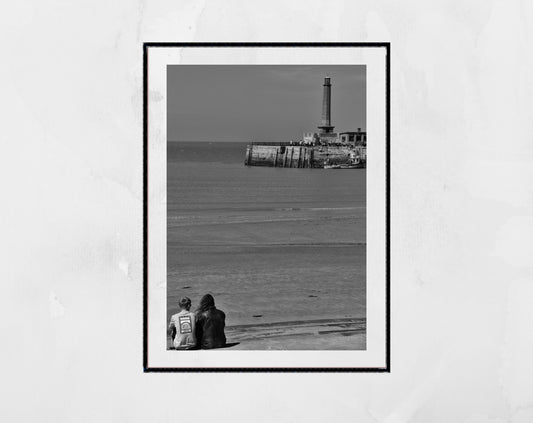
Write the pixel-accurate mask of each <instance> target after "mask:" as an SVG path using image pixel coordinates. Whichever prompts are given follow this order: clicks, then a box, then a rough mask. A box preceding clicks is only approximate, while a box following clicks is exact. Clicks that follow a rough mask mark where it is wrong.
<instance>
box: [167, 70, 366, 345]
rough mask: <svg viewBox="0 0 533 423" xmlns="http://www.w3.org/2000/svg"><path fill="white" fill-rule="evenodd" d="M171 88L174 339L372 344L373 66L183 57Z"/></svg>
mask: <svg viewBox="0 0 533 423" xmlns="http://www.w3.org/2000/svg"><path fill="white" fill-rule="evenodd" d="M167 90H168V91H167V92H168V96H167V309H168V316H167V317H168V319H169V329H170V334H169V339H168V346H169V348H170V349H176V350H183V349H191V348H201V349H211V348H231V349H242V350H364V349H365V348H366V169H365V168H366V160H367V155H366V144H367V137H366V67H365V66H364V65H360V66H350V65H340V66H283V65H281V66H267V65H250V66H245V65H234V66H232V65H221V66H215V65H199V66H194V65H174V66H168V68H167ZM184 319H186V320H187V323H186V325H185V326H183V325H181V324H180V322H181V321H183V320H184ZM195 320H196V321H195ZM191 321H192V326H193V329H194V330H192V331H191Z"/></svg>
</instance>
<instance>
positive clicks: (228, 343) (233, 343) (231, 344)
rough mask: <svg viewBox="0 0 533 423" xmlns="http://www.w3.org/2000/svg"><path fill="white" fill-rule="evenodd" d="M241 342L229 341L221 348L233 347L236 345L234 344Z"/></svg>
mask: <svg viewBox="0 0 533 423" xmlns="http://www.w3.org/2000/svg"><path fill="white" fill-rule="evenodd" d="M239 344H240V342H227V343H226V345H224V346H223V347H220V348H231V347H234V346H236V345H239ZM217 349H218V348H217Z"/></svg>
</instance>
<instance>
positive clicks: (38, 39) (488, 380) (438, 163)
mask: <svg viewBox="0 0 533 423" xmlns="http://www.w3.org/2000/svg"><path fill="white" fill-rule="evenodd" d="M532 17H533V3H532V2H525V1H523V2H520V1H513V0H506V1H503V0H495V1H486V0H466V1H465V0H461V1H459V0H456V1H439V2H426V1H403V2H390V3H386V2H383V1H374V0H372V1H371V0H368V1H358V2H356V1H348V0H347V1H345V2H341V1H331V0H328V1H309V0H305V1H293V2H290V3H289V2H285V1H272V0H270V1H268V2H258V1H248V2H247V1H225V2H215V1H213V2H206V1H192V0H190V1H162V0H160V1H157V2H146V1H138V2H130V1H125V0H121V1H114V2H104V1H94V0H92V1H83V2H81V1H77V2H66V1H59V0H58V1H50V0H49V1H31V2H23V1H21V2H10V3H9V4H7V5H6V6H4V7H3V11H2V13H1V14H0V34H1V35H0V40H1V44H2V55H1V57H2V65H1V66H0V92H1V100H0V107H1V109H0V112H1V116H2V120H1V122H2V124H1V130H0V137H1V142H2V147H3V150H2V151H3V153H2V154H1V155H0V160H1V163H0V181H1V182H0V183H1V190H2V200H3V201H2V212H1V214H0V216H1V220H0V225H1V227H0V230H1V232H0V233H1V234H2V242H1V243H0V245H1V247H2V250H1V257H3V262H2V266H1V272H2V274H1V276H0V277H1V280H2V294H1V295H0V313H1V316H0V327H1V328H2V331H1V334H2V347H1V348H0V360H1V363H2V377H1V382H0V397H1V398H2V401H1V402H2V405H1V407H0V418H1V420H2V421H51V422H58V421H94V422H101V421H177V420H178V419H179V420H184V418H188V419H189V420H191V421H205V420H206V419H205V417H210V418H220V420H221V421H258V422H263V421H264V422H272V421H290V422H300V421H309V422H315V421H316V422H318V421H324V420H331V421H335V422H349V421H350V422H353V421H357V422H388V423H397V422H398V423H399V422H423V423H425V422H467V423H481V422H491V423H496V422H531V421H533V360H532V358H531V357H533V330H532V328H533V307H532V306H531V304H532V301H533V278H532V270H533V269H532V268H533V259H532V257H533V217H532V216H533V196H532V190H533V184H532V181H533V140H532V139H531V138H532V136H531V134H532V133H533V127H532V126H533V116H532V114H533V112H532V110H533V108H532V107H531V106H532V101H531V98H532V97H533V72H532V71H531V66H532V64H533V60H532V51H533V49H532V48H531V44H532V42H533V29H531V28H532V27H533V26H532V24H533V19H532ZM143 41H391V42H392V125H393V128H392V158H393V162H392V212H393V215H392V216H393V218H392V228H393V232H392V269H393V273H392V275H393V277H392V329H393V333H392V352H393V355H392V373H390V374H368V375H365V374H326V375H316V374H260V375H254V374H215V375H213V374H184V375H177V374H166V375H165V374H162V375H160V374H143V373H142V368H141V364H142V351H141V349H142V340H141V324H142V320H141V317H142V316H141V312H142V267H141V266H142V262H141V253H142V214H141V213H142V187H141V178H142V48H141V43H142V42H143ZM155 100H157V99H155ZM443 147H444V148H443ZM184 386H186V388H184ZM207 404H208V405H207ZM179 410H181V411H179ZM202 416H204V417H202Z"/></svg>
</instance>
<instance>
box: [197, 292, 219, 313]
mask: <svg viewBox="0 0 533 423" xmlns="http://www.w3.org/2000/svg"><path fill="white" fill-rule="evenodd" d="M214 306H215V299H214V298H213V296H212V295H211V294H205V295H204V296H203V297H202V299H201V300H200V304H198V308H197V309H196V312H197V313H203V312H204V311H206V310H209V309H210V308H212V307H214Z"/></svg>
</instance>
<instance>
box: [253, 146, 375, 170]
mask: <svg viewBox="0 0 533 423" xmlns="http://www.w3.org/2000/svg"><path fill="white" fill-rule="evenodd" d="M354 151H355V152H356V154H357V155H359V156H360V157H361V159H363V160H365V161H366V147H357V146H356V147H355V148H354V147H348V146H305V145H256V144H250V145H248V146H247V147H246V156H245V160H244V164H245V165H247V166H270V167H289V168H290V167H292V168H323V167H324V163H325V162H327V163H328V164H331V165H335V164H344V163H348V162H349V161H350V158H351V154H352V153H353V152H354Z"/></svg>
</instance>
